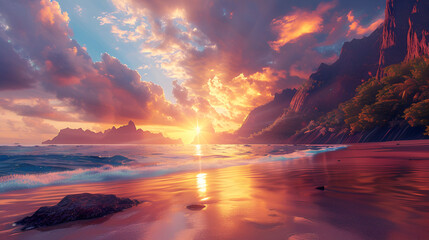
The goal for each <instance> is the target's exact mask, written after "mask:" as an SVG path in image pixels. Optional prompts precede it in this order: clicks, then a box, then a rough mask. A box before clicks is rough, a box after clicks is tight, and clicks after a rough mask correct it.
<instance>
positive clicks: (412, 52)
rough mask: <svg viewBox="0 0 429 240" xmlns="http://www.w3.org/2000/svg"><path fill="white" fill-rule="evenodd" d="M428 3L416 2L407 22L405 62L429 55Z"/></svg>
mask: <svg viewBox="0 0 429 240" xmlns="http://www.w3.org/2000/svg"><path fill="white" fill-rule="evenodd" d="M428 16H429V2H428V1H417V3H416V4H415V5H414V7H413V10H412V13H411V16H410V18H409V20H408V22H409V26H410V28H409V30H408V35H407V46H408V48H407V56H406V57H405V60H406V61H409V60H412V59H415V58H417V57H420V56H423V55H429V18H428Z"/></svg>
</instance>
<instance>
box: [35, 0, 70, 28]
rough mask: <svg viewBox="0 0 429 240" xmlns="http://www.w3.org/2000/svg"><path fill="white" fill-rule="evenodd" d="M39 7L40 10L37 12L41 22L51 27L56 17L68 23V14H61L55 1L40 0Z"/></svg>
mask: <svg viewBox="0 0 429 240" xmlns="http://www.w3.org/2000/svg"><path fill="white" fill-rule="evenodd" d="M40 5H41V6H42V8H41V9H40V12H39V18H40V20H41V21H42V22H44V23H49V24H51V25H53V24H54V23H55V18H56V17H59V18H60V19H61V20H62V21H64V22H67V23H68V22H69V21H70V18H69V15H68V13H67V12H64V13H62V12H61V7H60V4H58V2H57V1H52V2H50V1H49V0H41V1H40Z"/></svg>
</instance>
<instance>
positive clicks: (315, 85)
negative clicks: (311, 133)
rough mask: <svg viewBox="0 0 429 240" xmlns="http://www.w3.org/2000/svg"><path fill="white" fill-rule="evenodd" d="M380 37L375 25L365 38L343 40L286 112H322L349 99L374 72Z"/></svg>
mask: <svg viewBox="0 0 429 240" xmlns="http://www.w3.org/2000/svg"><path fill="white" fill-rule="evenodd" d="M381 37H382V29H381V28H378V29H377V30H376V31H375V32H374V33H372V34H371V35H370V36H368V37H364V38H362V39H354V40H352V41H350V42H346V43H344V45H343V47H342V49H341V54H340V57H339V58H338V60H337V61H336V62H335V63H333V64H332V65H326V64H323V63H322V64H321V65H320V67H319V69H318V70H317V72H315V73H313V74H312V75H311V76H310V80H309V81H308V82H307V83H306V84H305V85H304V87H303V88H301V89H300V90H299V91H298V93H297V94H296V95H295V96H294V98H293V99H292V102H291V107H290V110H289V111H291V112H294V113H299V112H301V113H308V112H312V111H318V112H321V113H322V112H327V111H330V110H332V109H333V108H336V107H337V106H338V104H339V103H341V102H343V101H345V100H348V99H350V98H351V97H352V96H353V94H354V93H355V89H356V87H357V86H359V85H360V84H361V83H362V81H364V80H366V79H368V78H369V77H371V76H372V75H375V73H376V71H377V68H378V60H379V49H380V45H381ZM362 49H365V51H362Z"/></svg>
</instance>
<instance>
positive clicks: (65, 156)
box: [0, 144, 346, 192]
mask: <svg viewBox="0 0 429 240" xmlns="http://www.w3.org/2000/svg"><path fill="white" fill-rule="evenodd" d="M345 147H346V146H343V145H323V146H322V145H265V144H261V145H238V144H231V145H43V146H0V192H7V191H12V190H18V189H26V188H37V187H42V186H49V185H68V184H78V183H90V182H104V181H114V180H119V179H136V178H147V177H155V176H162V175H166V174H171V173H178V172H187V171H198V170H199V171H201V170H202V169H213V168H225V167H230V166H238V165H247V164H252V163H261V162H272V161H289V160H293V159H296V158H301V157H311V156H313V155H315V154H318V153H321V152H326V151H334V150H338V149H341V148H345Z"/></svg>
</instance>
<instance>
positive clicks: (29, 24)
mask: <svg viewBox="0 0 429 240" xmlns="http://www.w3.org/2000/svg"><path fill="white" fill-rule="evenodd" d="M0 9H1V10H0V11H1V16H2V17H3V21H4V24H6V25H7V26H8V28H7V29H4V31H3V32H2V35H1V36H2V39H1V42H0V44H2V45H4V48H2V50H0V51H9V52H10V55H9V56H11V57H12V60H14V61H15V62H16V61H18V63H12V64H13V66H15V65H16V66H19V67H21V68H23V70H22V71H18V70H19V69H18V70H17V71H13V72H15V73H14V74H15V75H16V74H20V75H18V77H17V76H10V77H9V78H12V77H14V79H13V80H12V79H11V80H9V81H10V82H13V83H14V84H12V83H8V82H6V83H3V82H2V86H4V87H3V88H13V87H15V88H17V87H26V86H29V84H30V83H31V81H32V79H30V78H29V77H27V76H30V75H31V71H34V72H37V74H38V76H39V80H40V81H41V84H42V86H43V87H44V89H46V90H47V91H49V92H52V93H54V94H56V96H57V98H58V99H60V100H62V101H64V102H65V103H67V104H69V105H70V106H71V109H72V110H74V111H76V112H77V113H79V114H80V115H81V119H82V120H86V121H101V122H122V121H127V120H129V119H135V120H136V121H138V122H140V123H154V122H156V123H160V124H173V123H175V124H177V123H180V120H181V119H182V116H183V114H182V112H181V111H180V108H178V107H174V106H173V105H172V104H171V103H169V102H168V101H166V100H165V97H164V92H163V89H162V88H161V87H160V86H158V85H156V84H153V83H151V82H144V81H141V77H140V75H139V74H138V73H137V72H136V71H134V70H131V69H129V68H128V67H127V66H126V65H124V64H122V63H120V62H119V60H117V59H116V58H114V57H112V56H110V55H109V54H104V55H103V56H102V60H101V62H95V63H94V62H92V60H91V58H90V57H89V56H88V54H87V52H86V50H85V49H84V48H82V47H81V46H80V45H79V44H78V43H77V42H75V41H74V40H72V39H71V38H70V37H71V36H72V33H71V30H70V29H69V27H68V20H69V18H68V15H67V13H63V12H61V9H60V7H59V4H58V3H57V2H55V1H52V2H51V1H48V0H42V1H40V2H31V3H28V2H27V1H11V2H9V1H7V2H2V3H1V4H0ZM18 9H19V11H18ZM5 39H7V41H5ZM5 49H6V50H5ZM14 49H19V51H16V50H14ZM22 56H25V57H26V58H27V59H28V60H27V61H24V60H23V59H22ZM1 57H5V55H3V54H2V55H1ZM19 61H21V62H19ZM27 62H31V63H32V67H31V68H30V67H29V66H28V65H29V64H27ZM12 70H13V68H12ZM21 72H22V73H21ZM2 73H6V74H8V72H6V71H4V72H2ZM11 74H12V73H11ZM9 75H10V74H9ZM19 76H21V77H20V78H19ZM6 80H8V79H6ZM2 81H4V80H2ZM2 107H3V108H6V109H8V110H11V111H14V112H16V113H18V114H20V115H23V116H37V117H42V118H46V119H55V120H59V121H66V120H67V121H69V120H70V119H69V118H67V117H66V118H63V117H61V116H60V115H57V113H58V111H56V110H55V109H54V108H53V107H52V106H49V104H48V103H47V102H38V103H37V104H35V105H22V104H15V103H14V102H13V101H12V102H10V101H2Z"/></svg>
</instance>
